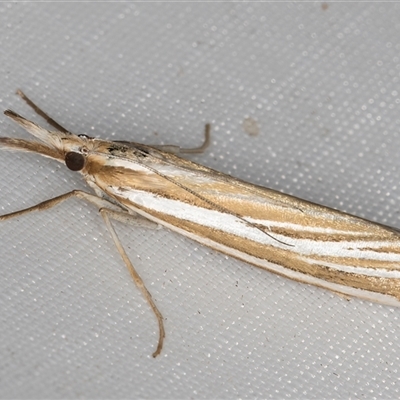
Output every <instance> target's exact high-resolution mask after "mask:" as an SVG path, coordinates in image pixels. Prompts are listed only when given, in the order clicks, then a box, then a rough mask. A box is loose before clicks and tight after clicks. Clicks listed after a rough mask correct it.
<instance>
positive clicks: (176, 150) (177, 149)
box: [152, 124, 211, 155]
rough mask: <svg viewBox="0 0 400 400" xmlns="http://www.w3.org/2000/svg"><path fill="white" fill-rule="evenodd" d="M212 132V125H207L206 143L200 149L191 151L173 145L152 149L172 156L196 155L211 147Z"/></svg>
mask: <svg viewBox="0 0 400 400" xmlns="http://www.w3.org/2000/svg"><path fill="white" fill-rule="evenodd" d="M210 131H211V125H210V124H206V126H205V129H204V142H203V144H202V145H201V146H200V147H192V148H189V149H184V148H182V147H179V146H173V145H168V144H167V145H160V146H155V145H152V147H155V148H156V149H158V150H161V151H165V152H166V153H171V154H176V155H178V154H196V153H203V152H204V151H205V150H206V149H207V147H208V146H209V145H210V137H211V135H210Z"/></svg>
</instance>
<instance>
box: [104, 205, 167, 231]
mask: <svg viewBox="0 0 400 400" xmlns="http://www.w3.org/2000/svg"><path fill="white" fill-rule="evenodd" d="M104 208H107V212H108V215H109V217H110V218H111V219H113V220H115V221H119V222H122V223H123V224H129V225H135V226H140V227H141V228H149V229H162V226H161V225H159V224H157V223H156V222H153V221H150V220H149V219H147V218H146V217H143V216H141V215H139V214H130V213H128V212H127V211H121V210H118V211H116V210H111V209H110V208H108V207H104Z"/></svg>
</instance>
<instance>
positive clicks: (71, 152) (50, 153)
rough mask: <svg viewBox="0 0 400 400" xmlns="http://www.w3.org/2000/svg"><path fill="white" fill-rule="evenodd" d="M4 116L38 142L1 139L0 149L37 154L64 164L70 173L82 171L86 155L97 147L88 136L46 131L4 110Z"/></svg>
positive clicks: (95, 140)
mask: <svg viewBox="0 0 400 400" xmlns="http://www.w3.org/2000/svg"><path fill="white" fill-rule="evenodd" d="M4 114H5V115H6V116H7V117H9V118H11V119H12V120H13V121H15V122H16V123H17V124H18V125H20V126H22V127H23V128H24V129H25V130H27V131H28V132H29V133H30V134H32V135H33V136H35V137H36V138H37V139H39V141H30V140H24V139H13V138H7V137H3V138H0V149H5V150H20V151H28V152H33V153H38V154H41V155H43V156H45V157H49V158H53V159H54V160H57V161H60V162H63V163H65V165H66V166H67V167H68V168H69V169H70V170H72V171H82V170H83V169H84V168H85V166H86V163H87V157H88V155H89V154H90V153H91V151H92V150H93V149H94V148H95V147H97V143H96V142H98V140H97V139H94V138H91V137H90V136H87V135H75V134H72V133H69V132H57V131H48V130H47V129H44V128H42V127H41V126H39V125H37V124H35V123H34V122H31V121H29V120H27V119H25V118H24V117H21V116H20V115H18V114H17V113H15V112H14V111H11V110H6V111H5V112H4Z"/></svg>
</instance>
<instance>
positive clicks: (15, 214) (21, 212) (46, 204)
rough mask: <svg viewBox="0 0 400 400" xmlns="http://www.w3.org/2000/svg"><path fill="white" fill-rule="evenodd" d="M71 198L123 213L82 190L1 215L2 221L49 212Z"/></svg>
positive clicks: (114, 206)
mask: <svg viewBox="0 0 400 400" xmlns="http://www.w3.org/2000/svg"><path fill="white" fill-rule="evenodd" d="M70 197H77V198H79V199H83V200H86V201H88V202H89V203H92V204H94V205H95V206H96V207H97V208H99V209H100V208H104V207H107V208H111V209H113V210H115V211H121V209H120V208H119V207H117V206H116V205H114V204H113V203H111V202H110V201H108V200H105V199H102V198H100V197H97V196H95V195H93V194H90V193H86V192H84V191H82V190H72V191H71V192H68V193H65V194H62V195H61V196H57V197H54V198H52V199H49V200H46V201H43V202H41V203H39V204H36V205H34V206H32V207H28V208H25V209H23V210H19V211H15V212H12V213H9V214H5V215H0V221H5V220H6V219H10V218H14V217H19V216H21V215H24V214H28V213H30V212H32V211H42V210H48V209H49V208H52V207H54V206H56V205H58V204H60V203H62V202H63V201H65V200H67V199H69V198H70Z"/></svg>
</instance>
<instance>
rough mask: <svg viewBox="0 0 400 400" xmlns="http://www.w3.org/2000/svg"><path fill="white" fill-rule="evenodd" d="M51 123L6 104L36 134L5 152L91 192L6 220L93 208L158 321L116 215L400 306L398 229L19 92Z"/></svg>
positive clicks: (2, 141) (7, 142) (1, 143)
mask: <svg viewBox="0 0 400 400" xmlns="http://www.w3.org/2000/svg"><path fill="white" fill-rule="evenodd" d="M17 93H18V94H19V96H20V97H21V98H22V99H24V100H25V101H26V102H27V104H28V105H29V106H31V107H32V108H33V109H34V110H35V111H36V112H37V113H38V114H39V115H40V116H41V117H43V118H44V119H45V120H46V121H47V122H48V124H49V125H51V126H52V127H53V128H54V129H55V130H54V131H49V130H47V129H44V128H42V127H40V126H39V125H36V124H35V123H33V122H31V121H29V120H27V119H25V118H23V117H21V116H20V115H18V114H17V113H15V112H13V111H11V110H6V111H5V115H6V116H7V117H10V118H11V119H12V120H14V121H15V122H16V123H17V124H19V125H20V126H22V127H23V128H24V129H26V130H27V131H28V132H29V133H30V134H32V135H33V136H35V137H36V138H37V139H38V140H37V141H28V140H24V139H14V138H7V137H2V138H0V149H5V150H21V151H27V152H34V153H38V154H41V155H42V156H45V157H50V158H52V159H54V160H57V161H59V162H61V163H63V164H65V165H66V166H67V168H69V169H70V170H72V171H77V172H79V173H80V174H81V175H82V176H83V178H84V179H85V181H86V182H87V184H88V185H89V187H90V188H91V189H92V190H93V193H88V192H85V191H80V190H74V191H71V192H68V193H65V194H63V195H61V196H58V197H55V198H53V199H50V200H46V201H44V202H42V203H40V204H37V205H34V206H32V207H29V208H27V209H24V210H21V211H16V212H13V213H11V214H6V215H3V216H1V217H0V221H1V220H6V219H9V218H12V217H15V216H21V215H23V214H26V213H29V212H32V211H39V210H46V209H49V208H51V207H54V206H56V205H58V204H60V203H61V202H63V201H65V200H67V199H68V198H70V197H77V198H80V199H83V200H86V201H88V202H89V203H92V204H93V205H95V206H96V207H97V208H98V209H99V211H100V214H101V216H102V217H103V219H104V222H105V224H106V226H107V228H108V231H109V232H110V234H111V237H112V239H113V241H114V243H115V245H116V247H117V249H118V252H119V254H120V255H121V257H122V259H123V261H124V263H125V264H126V266H127V267H128V269H129V272H130V274H131V275H132V278H133V280H134V282H135V283H136V285H137V287H138V288H139V289H140V290H141V291H142V293H143V295H144V296H145V298H146V300H147V301H148V303H149V304H150V306H151V308H152V310H153V312H154V314H155V316H156V317H157V321H158V326H159V339H158V345H157V348H156V350H155V352H154V353H153V356H154V357H156V356H157V355H158V354H160V352H161V349H162V346H163V340H164V337H165V330H164V323H163V317H162V315H161V313H160V311H159V310H158V308H157V307H156V304H155V303H154V301H153V299H152V297H151V294H150V292H149V291H148V290H147V288H146V286H145V284H144V282H143V281H142V279H141V278H140V276H139V274H138V273H137V272H136V270H135V268H134V267H133V265H132V263H131V261H130V260H129V257H128V256H127V254H126V252H125V250H124V248H123V246H122V244H121V242H120V240H119V238H118V236H117V234H116V232H115V230H114V227H113V225H112V224H111V220H118V221H123V222H128V223H132V224H138V225H146V226H151V227H157V226H159V225H161V226H163V227H166V228H169V229H171V230H173V231H175V232H178V233H180V234H182V235H185V236H186V237H188V238H191V239H193V240H195V241H197V242H199V243H201V244H203V245H206V246H209V247H211V248H213V249H215V250H218V251H220V252H222V253H225V254H227V255H229V256H232V257H235V258H238V259H240V260H243V261H246V262H247V263H249V264H252V265H254V266H256V267H259V268H262V269H265V270H267V271H271V272H275V273H277V274H279V275H282V276H285V277H288V278H291V279H294V280H296V281H299V282H304V283H308V284H313V285H316V286H319V287H322V288H326V289H329V290H331V291H333V292H337V293H340V294H343V295H345V296H355V297H359V298H362V299H366V300H371V301H375V302H379V303H383V304H387V305H391V306H399V305H400V231H399V230H398V229H395V228H391V227H388V226H384V225H381V224H377V223H374V222H371V221H368V220H366V219H363V218H359V217H356V216H353V215H350V214H347V213H344V212H341V211H337V210H335V209H332V208H328V207H324V206H322V205H318V204H314V203H311V202H308V201H305V200H301V199H299V198H296V197H293V196H289V195H286V194H283V193H280V192H277V191H275V190H272V189H267V188H264V187H261V186H257V185H253V184H251V183H247V182H245V181H242V180H240V179H236V178H234V177H232V176H229V175H226V174H223V173H221V172H218V171H215V170H213V169H211V168H207V167H205V166H203V165H200V164H197V163H194V162H192V161H189V160H186V159H184V158H181V157H180V156H179V154H188V153H200V152H202V151H204V150H205V149H206V147H207V146H208V144H209V141H210V125H209V124H207V125H206V128H205V141H204V143H203V145H202V146H200V147H198V148H193V149H182V148H179V147H177V146H147V145H144V144H140V143H135V142H125V141H107V140H102V139H99V138H94V137H89V136H87V135H82V134H81V135H76V134H73V133H71V132H69V131H68V130H67V129H65V128H64V127H62V126H61V125H60V124H58V123H57V122H56V121H54V120H53V119H52V118H50V117H49V116H48V115H47V114H46V113H45V112H43V111H42V110H41V109H40V108H39V107H38V106H36V105H35V104H34V103H33V102H32V101H31V100H30V99H29V98H28V97H27V96H26V95H25V94H24V93H23V92H21V91H20V90H19V91H17Z"/></svg>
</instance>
